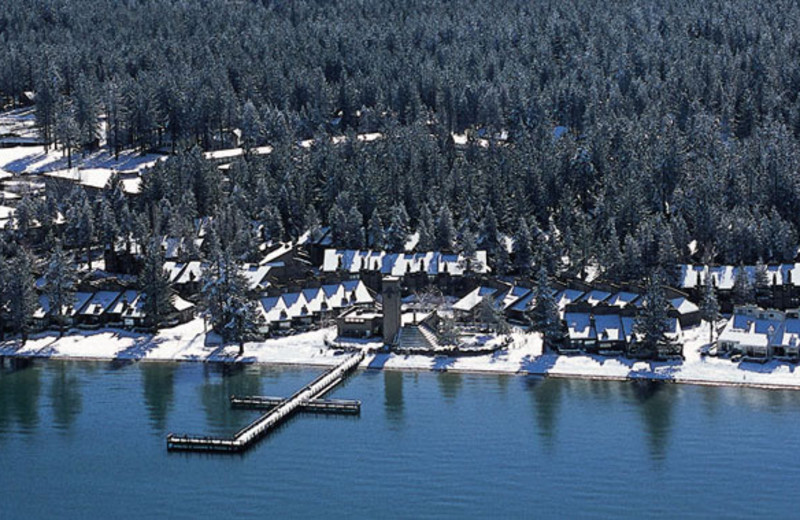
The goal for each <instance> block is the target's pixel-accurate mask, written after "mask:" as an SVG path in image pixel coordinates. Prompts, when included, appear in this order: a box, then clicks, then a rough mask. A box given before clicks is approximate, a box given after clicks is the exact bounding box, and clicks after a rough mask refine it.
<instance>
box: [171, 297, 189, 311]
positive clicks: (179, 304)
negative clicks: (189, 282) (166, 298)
mask: <svg viewBox="0 0 800 520" xmlns="http://www.w3.org/2000/svg"><path fill="white" fill-rule="evenodd" d="M171 303H172V308H173V309H175V310H176V311H178V312H180V311H185V310H186V309H191V308H192V307H194V304H193V303H192V302H190V301H187V300H184V299H183V298H181V297H180V296H178V295H177V294H176V295H174V296H173V297H172V302H171Z"/></svg>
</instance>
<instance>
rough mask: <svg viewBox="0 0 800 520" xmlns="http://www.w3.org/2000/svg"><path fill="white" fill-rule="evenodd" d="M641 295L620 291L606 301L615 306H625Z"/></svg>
mask: <svg viewBox="0 0 800 520" xmlns="http://www.w3.org/2000/svg"><path fill="white" fill-rule="evenodd" d="M639 296H640V295H639V294H636V293H632V292H627V291H620V292H617V293H614V294H612V295H611V297H609V298H608V299H607V300H606V301H605V302H604V303H606V304H608V305H613V306H615V307H625V306H626V305H628V304H629V303H631V302H633V301H635V300H636V299H637V298H638V297H639Z"/></svg>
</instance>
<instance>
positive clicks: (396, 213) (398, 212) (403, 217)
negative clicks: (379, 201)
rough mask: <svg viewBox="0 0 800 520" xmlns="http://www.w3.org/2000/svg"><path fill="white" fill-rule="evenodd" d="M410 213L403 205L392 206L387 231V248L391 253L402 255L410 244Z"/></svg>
mask: <svg viewBox="0 0 800 520" xmlns="http://www.w3.org/2000/svg"><path fill="white" fill-rule="evenodd" d="M409 234H410V232H409V229H408V213H407V212H406V208H405V206H403V203H402V202H401V203H400V204H395V205H394V206H392V210H391V214H390V218H389V229H388V230H387V231H386V246H387V247H388V249H389V251H392V252H395V253H402V252H404V251H405V249H406V242H408V235H409Z"/></svg>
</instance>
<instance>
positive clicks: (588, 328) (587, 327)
mask: <svg viewBox="0 0 800 520" xmlns="http://www.w3.org/2000/svg"><path fill="white" fill-rule="evenodd" d="M564 321H566V322H567V334H568V335H569V338H570V339H596V338H597V335H596V334H595V330H594V328H593V327H592V325H591V316H590V315H589V314H588V313H585V312H567V313H565V314H564Z"/></svg>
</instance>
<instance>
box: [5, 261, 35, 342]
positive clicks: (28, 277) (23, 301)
mask: <svg viewBox="0 0 800 520" xmlns="http://www.w3.org/2000/svg"><path fill="white" fill-rule="evenodd" d="M32 265H33V258H32V257H31V255H30V253H28V252H27V250H26V249H25V248H20V249H19V252H18V254H17V256H16V257H15V258H14V260H12V262H11V269H10V279H9V283H8V299H9V314H10V316H11V329H12V330H13V331H14V332H15V333H17V334H19V335H20V336H21V337H22V343H23V344H24V343H25V342H26V341H27V340H28V332H30V329H31V322H32V321H33V313H34V312H35V311H36V305H37V302H36V290H35V288H34V279H33V273H32V271H31V267H32Z"/></svg>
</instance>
